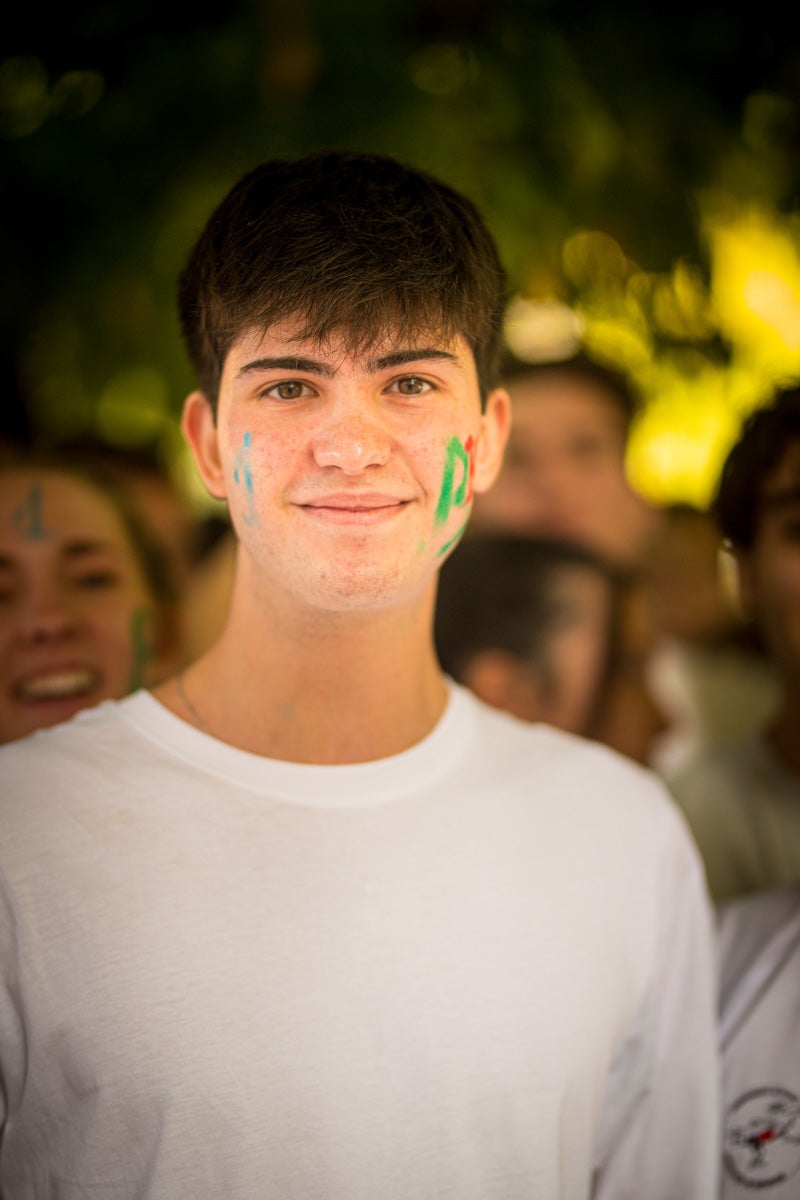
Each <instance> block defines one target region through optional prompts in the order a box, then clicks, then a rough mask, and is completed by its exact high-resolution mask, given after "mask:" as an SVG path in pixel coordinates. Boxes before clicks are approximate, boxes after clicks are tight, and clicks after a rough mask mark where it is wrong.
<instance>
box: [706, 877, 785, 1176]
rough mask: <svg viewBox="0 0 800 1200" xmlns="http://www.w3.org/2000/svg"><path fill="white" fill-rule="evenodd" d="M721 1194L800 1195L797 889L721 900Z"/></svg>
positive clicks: (783, 889)
mask: <svg viewBox="0 0 800 1200" xmlns="http://www.w3.org/2000/svg"><path fill="white" fill-rule="evenodd" d="M719 948H720V970H721V1034H722V1051H723V1072H724V1105H725V1131H724V1145H723V1172H722V1174H723V1196H724V1198H725V1200H744V1198H745V1197H752V1196H753V1195H754V1194H755V1193H757V1194H758V1195H759V1196H763V1197H764V1200H797V1197H798V1196H800V887H794V888H780V889H775V890H773V891H767V892H762V893H760V894H759V895H757V896H748V897H745V898H744V899H741V900H737V901H734V902H732V903H730V904H726V905H722V906H721V908H720V917H719Z"/></svg>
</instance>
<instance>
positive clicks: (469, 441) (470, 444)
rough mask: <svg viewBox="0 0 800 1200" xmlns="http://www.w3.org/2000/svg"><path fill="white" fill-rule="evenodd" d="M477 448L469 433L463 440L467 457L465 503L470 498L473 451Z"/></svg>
mask: <svg viewBox="0 0 800 1200" xmlns="http://www.w3.org/2000/svg"><path fill="white" fill-rule="evenodd" d="M477 448H478V444H477V442H476V441H475V438H474V437H473V436H472V434H470V435H469V437H468V438H467V440H466V441H465V442H464V449H465V450H466V452H467V457H468V458H469V471H468V474H467V497H466V500H465V501H464V503H465V504H469V502H470V500H471V499H472V479H473V476H474V474H475V451H476V450H477Z"/></svg>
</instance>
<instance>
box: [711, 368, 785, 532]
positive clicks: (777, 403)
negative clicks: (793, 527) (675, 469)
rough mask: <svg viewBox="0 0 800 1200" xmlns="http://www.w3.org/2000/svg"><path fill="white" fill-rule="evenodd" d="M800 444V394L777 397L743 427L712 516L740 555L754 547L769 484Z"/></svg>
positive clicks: (728, 459) (725, 472)
mask: <svg viewBox="0 0 800 1200" xmlns="http://www.w3.org/2000/svg"><path fill="white" fill-rule="evenodd" d="M798 441H800V388H798V387H792V388H786V389H783V390H780V391H778V392H777V393H776V394H775V395H774V396H773V398H772V400H771V402H770V403H769V404H767V405H765V406H764V407H763V408H759V409H756V411H755V412H753V413H751V414H750V416H749V417H748V418H747V420H746V421H745V422H744V424H743V426H742V429H741V431H740V434H739V438H738V440H737V441H736V443H735V445H734V446H733V447H732V448H731V450H730V452H729V454H728V457H727V459H726V460H725V463H724V465H723V467H722V472H721V475H720V479H719V483H718V485H717V493H716V495H715V497H714V500H713V501H712V505H711V511H712V514H713V516H714V517H715V519H716V522H717V524H718V526H719V528H720V532H721V533H722V536H723V537H724V538H725V539H726V540H727V541H728V542H730V544H731V545H732V546H734V547H735V548H737V549H739V550H749V549H750V548H751V547H752V546H753V543H754V542H755V539H756V535H757V533H758V524H759V520H760V518H761V512H762V505H763V501H764V484H765V483H766V481H767V478H768V477H769V476H770V475H771V474H772V473H773V471H775V470H776V469H777V468H778V467H779V466H780V464H781V463H782V462H783V459H784V455H785V454H786V452H787V450H788V449H789V447H790V446H791V445H792V444H793V443H795V442H798Z"/></svg>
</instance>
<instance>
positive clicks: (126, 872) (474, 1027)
mask: <svg viewBox="0 0 800 1200" xmlns="http://www.w3.org/2000/svg"><path fill="white" fill-rule="evenodd" d="M0 776H2V778H3V781H4V783H3V797H2V801H0V828H2V839H0V900H1V904H2V906H1V907H0V1114H2V1112H3V1111H4V1114H5V1120H4V1123H5V1132H4V1136H3V1140H2V1143H1V1146H2V1149H0V1194H2V1195H3V1196H4V1197H8V1200H33V1198H36V1200H44V1198H45V1197H47V1198H48V1200H52V1198H54V1197H55V1198H58V1200H73V1198H77V1197H81V1198H82V1200H85V1198H86V1197H90V1196H91V1197H92V1198H95V1197H97V1198H99V1197H103V1200H107V1198H111V1197H114V1200H122V1198H125V1200H127V1198H128V1197H131V1198H133V1197H137V1198H142V1197H148V1198H156V1197H157V1198H161V1200H184V1198H185V1200H205V1198H208V1200H212V1198H213V1200H222V1198H223V1197H224V1198H225V1200H244V1198H246V1200H268V1198H274V1200H410V1198H412V1197H413V1198H414V1200H423V1198H424V1200H439V1198H441V1200H444V1198H452V1200H501V1198H502V1200H517V1198H519V1200H522V1198H523V1197H524V1198H526V1200H530V1198H534V1200H583V1198H585V1197H587V1196H589V1195H593V1196H596V1197H602V1198H603V1200H611V1198H612V1197H613V1200H624V1198H626V1197H629V1198H630V1200H643V1198H644V1197H646V1198H647V1200H661V1198H663V1200H709V1197H710V1196H712V1195H713V1194H714V1188H715V1173H716V1171H717V1169H718V1161H719V1128H718V1127H719V1080H718V1060H717V1052H716V1032H715V989H716V981H715V978H714V969H713V961H712V960H713V940H712V939H713V930H712V914H711V910H710V905H709V904H708V901H707V896H706V894H705V891H704V885H703V881H702V871H701V866H700V862H699V858H698V856H697V854H696V851H695V848H694V845H693V843H692V842H691V839H690V837H689V836H688V833H687V831H686V829H685V826H684V823H683V820H682V818H681V816H680V814H679V813H678V812H677V810H676V808H675V806H674V805H673V803H672V802H671V800H670V799H669V797H668V796H667V794H666V792H665V791H664V789H663V788H662V785H661V784H660V783H659V782H658V780H657V779H656V778H655V776H653V775H652V774H651V773H650V772H646V771H644V770H643V769H641V768H639V767H636V766H634V765H633V764H630V763H627V762H625V761H623V760H622V759H620V758H618V757H617V756H616V755H614V754H612V753H611V752H610V751H608V750H605V749H604V748H602V747H599V746H592V745H590V744H588V743H584V742H581V741H578V740H577V739H574V738H571V737H569V736H568V735H565V734H561V733H557V732H555V731H553V730H550V729H546V728H544V727H534V726H531V725H527V724H524V723H522V722H520V721H516V720H514V719H513V718H510V717H508V716H505V715H503V714H501V713H499V712H496V711H495V710H493V709H490V708H488V707H486V706H484V705H482V704H480V703H478V702H477V701H476V700H474V699H473V698H472V697H471V696H470V695H469V694H468V693H466V692H464V691H463V690H461V689H459V688H453V689H452V691H451V698H450V702H449V705H448V708H447V710H446V712H445V715H444V716H443V718H442V719H441V721H440V722H439V724H438V725H437V727H436V728H435V729H434V730H433V732H432V733H431V734H430V736H429V737H427V738H426V739H424V740H423V741H422V742H421V743H419V744H418V745H417V746H415V747H413V748H412V749H411V750H409V751H407V752H405V753H403V754H399V755H397V756H395V757H392V758H387V759H384V760H381V761H377V762H372V763H365V764H359V765H354V766H333V767H330V766H326V767H321V766H320V767H318V766H306V765H298V764H293V763H286V762H277V761H273V760H268V759H264V758H261V757H259V756H257V755H253V754H248V753H245V752H243V751H240V750H236V749H233V748H232V747H230V746H228V745H225V744H223V743H221V742H218V741H216V740H214V739H212V738H210V737H207V736H205V735H204V734H201V733H199V732H198V731H197V730H195V729H193V728H192V727H190V726H189V725H187V724H185V723H184V722H183V721H181V720H179V719H178V718H177V717H175V716H174V715H172V714H171V713H170V712H168V711H167V710H165V709H164V708H163V707H162V706H161V705H160V704H159V703H158V702H157V701H156V700H155V699H154V698H153V697H152V696H150V695H149V694H148V693H145V692H141V693H138V694H136V695H134V696H133V697H130V698H128V699H127V700H124V701H121V702H109V703H106V704H104V705H102V706H100V707H99V708H96V709H94V710H92V711H87V712H85V713H83V714H81V715H79V716H78V717H77V718H75V719H74V720H73V721H72V722H70V723H69V724H68V725H64V726H61V727H57V728H54V729H51V730H49V731H46V732H40V733H37V734H34V735H33V736H32V737H29V738H27V739H25V740H23V741H20V742H17V743H15V744H12V745H9V746H7V747H5V748H4V749H3V750H2V751H0ZM593 1176H594V1182H593Z"/></svg>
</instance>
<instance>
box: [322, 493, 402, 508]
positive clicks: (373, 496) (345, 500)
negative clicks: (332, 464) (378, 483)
mask: <svg viewBox="0 0 800 1200" xmlns="http://www.w3.org/2000/svg"><path fill="white" fill-rule="evenodd" d="M407 503H408V501H407V500H406V499H405V498H403V497H401V496H391V495H384V494H383V493H377V492H370V493H364V494H358V493H350V492H343V493H336V494H335V495H331V496H320V497H319V498H314V499H313V500H306V501H305V502H301V503H300V507H301V508H311V509H317V508H323V509H335V510H338V511H341V512H373V511H375V510H377V509H383V508H398V507H400V506H401V505H403V504H407Z"/></svg>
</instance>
